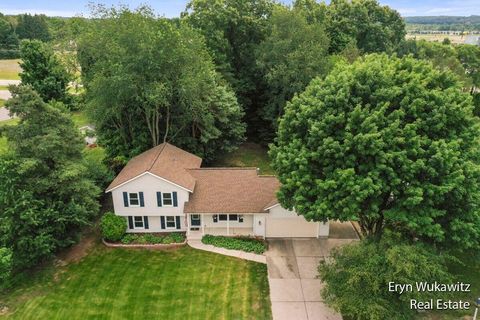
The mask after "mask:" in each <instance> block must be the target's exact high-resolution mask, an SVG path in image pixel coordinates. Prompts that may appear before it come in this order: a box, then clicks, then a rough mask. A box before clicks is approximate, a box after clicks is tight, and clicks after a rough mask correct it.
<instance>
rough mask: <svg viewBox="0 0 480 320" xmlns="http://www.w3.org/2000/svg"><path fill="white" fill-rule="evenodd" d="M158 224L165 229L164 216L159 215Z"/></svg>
mask: <svg viewBox="0 0 480 320" xmlns="http://www.w3.org/2000/svg"><path fill="white" fill-rule="evenodd" d="M160 225H161V227H162V229H165V217H164V216H161V217H160Z"/></svg>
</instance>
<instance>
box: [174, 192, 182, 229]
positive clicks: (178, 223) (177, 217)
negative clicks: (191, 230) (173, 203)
mask: <svg viewBox="0 0 480 320" xmlns="http://www.w3.org/2000/svg"><path fill="white" fill-rule="evenodd" d="M174 199H175V198H174ZM175 219H176V220H177V223H176V224H177V229H180V228H181V227H180V216H176V217H175Z"/></svg>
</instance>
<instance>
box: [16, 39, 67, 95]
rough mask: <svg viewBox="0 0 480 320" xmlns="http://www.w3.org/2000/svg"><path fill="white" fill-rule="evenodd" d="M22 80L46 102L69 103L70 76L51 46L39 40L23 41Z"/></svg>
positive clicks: (21, 49)
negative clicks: (68, 87)
mask: <svg viewBox="0 0 480 320" xmlns="http://www.w3.org/2000/svg"><path fill="white" fill-rule="evenodd" d="M20 58H21V59H22V62H21V63H20V67H21V68H22V72H21V73H20V79H21V80H22V83H23V84H29V85H31V86H32V87H33V89H35V91H37V92H38V94H40V96H41V97H42V99H43V100H44V101H45V102H48V101H50V100H57V101H63V102H67V101H68V94H67V86H68V82H69V81H70V74H69V73H68V72H67V70H66V69H65V67H64V66H63V64H62V63H61V62H60V61H59V59H58V58H57V57H56V56H55V53H54V52H53V50H52V48H51V46H49V45H48V44H46V43H43V42H41V41H39V40H23V41H22V43H21V45H20Z"/></svg>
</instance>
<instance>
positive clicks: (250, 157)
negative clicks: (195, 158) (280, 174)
mask: <svg viewBox="0 0 480 320" xmlns="http://www.w3.org/2000/svg"><path fill="white" fill-rule="evenodd" d="M267 152H268V148H267V147H263V146H261V145H259V144H256V143H252V142H246V143H244V144H242V145H241V146H240V147H239V148H238V149H237V150H235V151H233V152H231V153H228V154H226V155H224V156H222V157H220V158H219V159H218V160H217V161H215V162H214V163H212V166H213V167H257V168H260V173H261V174H274V172H273V169H272V168H271V167H270V158H269V157H268V153H267Z"/></svg>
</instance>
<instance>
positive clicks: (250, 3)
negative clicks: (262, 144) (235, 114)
mask: <svg viewBox="0 0 480 320" xmlns="http://www.w3.org/2000/svg"><path fill="white" fill-rule="evenodd" d="M273 6H274V2H273V1H272V0H219V1H217V0H192V1H190V2H189V4H188V5H187V8H186V11H185V12H184V13H183V14H182V17H183V20H184V21H186V22H187V23H188V24H189V25H191V26H192V27H194V28H195V29H197V30H199V31H200V32H201V33H202V34H203V36H204V37H205V40H206V44H207V47H208V49H209V51H210V53H211V54H212V57H213V60H214V62H215V65H216V69H217V71H219V72H220V73H221V74H222V76H223V77H224V78H225V79H226V80H227V81H228V82H229V83H230V85H231V86H232V87H233V89H234V91H235V93H236V95H237V97H238V100H239V102H240V104H241V105H242V106H243V108H244V109H245V112H246V120H247V124H248V126H249V132H250V133H255V132H257V129H258V128H259V127H261V126H262V125H263V124H262V122H261V121H259V119H258V113H257V111H258V110H259V109H260V108H261V107H262V105H263V95H264V93H265V90H266V88H265V84H264V78H263V76H262V74H261V70H260V69H259V68H258V67H257V66H256V64H255V49H256V47H257V45H258V44H259V43H260V42H262V41H263V40H264V39H265V36H266V35H267V32H268V17H269V16H270V14H271V11H272V8H273Z"/></svg>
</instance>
